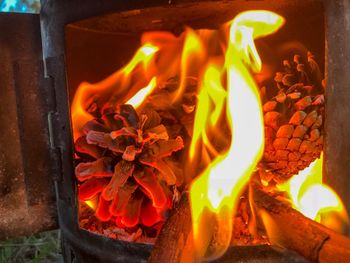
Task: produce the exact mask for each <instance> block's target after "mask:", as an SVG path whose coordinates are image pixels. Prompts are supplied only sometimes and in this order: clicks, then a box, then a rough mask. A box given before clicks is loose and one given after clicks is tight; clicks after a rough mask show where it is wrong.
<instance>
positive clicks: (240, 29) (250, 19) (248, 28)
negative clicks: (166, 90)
mask: <svg viewBox="0 0 350 263" xmlns="http://www.w3.org/2000/svg"><path fill="white" fill-rule="evenodd" d="M283 23H284V19H283V18H282V17H281V16H279V15H277V14H275V13H272V12H269V11H259V10H257V11H248V12H243V13H241V14H239V15H238V16H237V17H236V18H234V19H233V20H232V22H230V31H229V34H230V35H229V43H228V47H227V51H226V55H225V64H224V69H222V70H218V69H215V67H213V66H212V65H209V66H208V67H207V69H206V73H205V75H204V81H203V85H202V87H201V88H202V90H201V91H200V97H199V101H198V108H197V111H196V117H195V126H194V131H195V136H194V137H193V140H194V141H193V142H192V143H191V149H190V156H191V158H193V155H194V151H195V150H194V148H195V146H196V145H198V143H199V140H200V139H202V140H203V143H204V147H209V148H210V147H211V146H209V145H208V144H205V141H206V140H207V134H206V133H207V128H208V127H207V126H203V122H204V123H208V122H210V121H213V122H216V121H217V120H218V118H217V117H216V116H217V112H224V108H223V106H224V105H225V106H226V110H225V115H226V119H227V122H228V124H229V126H230V128H231V133H232V139H231V145H230V147H229V149H228V150H227V151H225V152H224V153H220V154H219V155H218V156H217V157H216V158H215V159H214V161H213V162H211V163H210V164H209V165H208V167H207V168H206V169H205V170H204V172H203V173H202V174H201V175H200V176H199V177H198V178H197V179H196V180H195V181H194V182H193V183H192V185H191V190H190V191H191V192H190V193H191V208H192V221H193V234H194V245H195V249H196V253H197V256H199V257H205V258H207V259H213V258H217V257H219V256H221V255H222V254H223V253H224V252H225V250H226V249H227V247H228V246H229V244H230V241H231V235H232V226H233V220H232V219H233V212H234V210H235V208H236V206H237V202H238V199H239V197H240V194H241V192H242V190H243V188H244V187H245V186H246V184H247V182H248V181H249V179H250V176H251V174H252V172H253V170H254V169H255V167H256V164H257V163H258V161H259V160H260V158H261V156H262V153H263V149H264V123H263V117H262V109H261V103H260V98H259V92H258V88H257V85H256V83H255V81H254V79H253V77H252V75H251V73H250V70H254V71H259V70H260V68H261V61H260V58H259V56H258V53H257V51H256V48H255V45H254V39H256V38H258V37H261V36H265V35H267V34H271V33H273V32H275V31H276V30H278V28H280V27H281V25H282V24H283ZM220 72H222V73H221V74H220V75H219V73H220ZM224 73H226V75H224ZM207 76H210V78H208V79H209V80H208V79H206V77H207ZM219 76H220V77H219ZM223 76H226V77H227V79H226V80H227V91H226V93H224V92H221V91H222V90H223V88H222V84H221V78H222V77H223ZM217 91H219V94H220V96H219V105H218V104H215V102H216V97H215V94H217ZM222 101H223V102H224V103H221V102H222ZM210 102H211V103H213V104H214V106H212V107H211V106H210ZM212 108H214V110H213V111H212V113H211V109H212ZM193 145H195V146H193Z"/></svg>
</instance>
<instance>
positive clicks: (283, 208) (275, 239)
mask: <svg viewBox="0 0 350 263" xmlns="http://www.w3.org/2000/svg"><path fill="white" fill-rule="evenodd" d="M252 189H253V196H254V205H255V207H256V208H257V210H258V213H259V214H260V215H262V219H263V221H265V222H264V223H265V226H267V228H266V229H267V232H268V234H269V239H270V242H271V243H272V244H277V245H280V246H283V247H286V248H288V249H291V250H294V251H296V252H298V253H299V254H300V255H302V256H304V257H305V258H306V259H308V260H310V261H312V262H320V263H323V262H324V263H327V262H350V239H349V238H347V237H345V236H342V235H340V234H338V233H336V232H334V231H332V230H330V229H328V228H326V227H324V226H323V225H321V224H319V223H317V222H315V221H313V220H311V219H309V218H306V217H305V216H303V215H302V214H301V213H299V212H298V211H296V210H294V209H293V208H291V207H290V206H289V205H288V204H286V203H284V202H282V201H279V200H277V199H275V198H274V197H272V196H270V195H268V194H267V193H265V192H264V191H263V190H261V189H259V188H258V187H256V186H253V187H252Z"/></svg>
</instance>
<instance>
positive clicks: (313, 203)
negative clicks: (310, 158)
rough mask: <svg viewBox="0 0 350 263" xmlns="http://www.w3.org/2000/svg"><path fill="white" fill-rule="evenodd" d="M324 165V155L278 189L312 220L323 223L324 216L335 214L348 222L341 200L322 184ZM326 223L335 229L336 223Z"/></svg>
mask: <svg viewBox="0 0 350 263" xmlns="http://www.w3.org/2000/svg"><path fill="white" fill-rule="evenodd" d="M322 163H323V154H322V155H321V157H320V158H319V159H317V160H315V161H314V162H313V163H312V164H311V165H310V166H309V167H307V168H305V169H304V170H303V171H300V172H299V173H298V174H297V175H295V176H293V177H292V178H291V179H290V180H289V181H287V182H285V183H283V184H280V185H277V188H278V189H279V190H281V191H286V192H287V193H288V196H289V198H290V199H291V202H292V205H293V207H294V208H295V209H296V210H298V211H299V212H301V213H302V214H304V215H305V216H306V217H308V218H310V219H313V220H315V221H317V222H323V220H322V221H321V218H322V215H326V214H328V213H330V212H335V213H338V214H339V215H340V217H341V218H342V220H343V221H344V222H347V221H348V219H347V218H348V216H347V212H346V209H345V206H344V204H343V203H342V201H341V199H340V198H339V196H338V195H337V194H336V193H335V192H334V191H333V190H332V189H331V188H330V187H329V186H327V185H324V184H322ZM325 222H327V223H326V224H327V226H328V227H331V228H334V225H335V222H331V220H326V221H325ZM337 229H339V227H338V226H337Z"/></svg>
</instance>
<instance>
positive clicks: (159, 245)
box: [148, 193, 192, 263]
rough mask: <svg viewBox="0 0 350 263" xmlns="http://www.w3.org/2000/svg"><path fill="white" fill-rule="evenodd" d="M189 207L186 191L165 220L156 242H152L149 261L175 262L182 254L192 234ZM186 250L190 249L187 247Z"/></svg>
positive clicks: (157, 262)
mask: <svg viewBox="0 0 350 263" xmlns="http://www.w3.org/2000/svg"><path fill="white" fill-rule="evenodd" d="M191 231H192V220H191V209H190V203H189V196H188V193H184V194H182V196H181V199H180V202H179V204H178V206H177V207H176V208H175V209H174V210H173V211H172V213H171V215H170V217H169V218H168V220H167V221H166V223H165V225H164V226H163V229H162V231H161V233H160V234H159V236H158V238H157V240H156V243H155V244H154V247H153V250H152V253H151V256H150V258H149V259H148V262H149V263H159V262H168V263H177V262H181V257H183V256H184V250H185V247H186V246H187V247H188V246H191V245H187V243H189V242H188V241H189V238H190V237H191V236H192V233H191ZM188 251H191V249H189V250H188Z"/></svg>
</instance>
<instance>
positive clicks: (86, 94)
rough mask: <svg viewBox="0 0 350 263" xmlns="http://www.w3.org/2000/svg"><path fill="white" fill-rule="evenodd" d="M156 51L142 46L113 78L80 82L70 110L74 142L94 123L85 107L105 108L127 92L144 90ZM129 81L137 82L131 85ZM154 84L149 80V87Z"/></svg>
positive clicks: (146, 44)
mask: <svg viewBox="0 0 350 263" xmlns="http://www.w3.org/2000/svg"><path fill="white" fill-rule="evenodd" d="M158 50H159V49H158V47H156V46H154V45H152V44H150V43H145V44H144V45H143V46H142V47H140V48H139V49H138V50H137V51H136V53H135V55H134V57H133V58H132V59H131V60H130V62H129V63H128V64H127V65H126V66H125V67H123V68H122V69H120V70H119V71H117V72H116V73H114V74H113V75H111V76H109V77H108V78H106V79H104V80H102V81H101V82H98V83H95V84H91V83H87V82H83V83H81V84H80V85H79V87H78V89H77V91H76V93H75V95H74V99H73V102H72V107H71V116H72V124H73V125H72V126H73V134H74V140H76V139H77V138H78V137H79V136H80V135H82V128H83V126H84V124H85V123H86V122H88V121H89V120H91V119H93V116H92V115H91V114H90V113H89V112H88V111H87V108H88V106H89V105H87V103H92V102H95V103H97V104H100V105H104V104H105V103H107V102H108V101H113V100H116V98H117V97H119V96H120V97H123V95H124V94H123V93H125V92H127V91H129V90H136V91H139V90H140V89H141V88H142V87H144V86H145V84H144V83H145V81H146V80H147V79H148V75H150V71H151V69H153V67H152V66H151V64H152V61H153V60H152V59H153V58H154V55H155V53H156V52H157V51H158ZM132 78H135V79H139V80H140V81H139V82H135V83H131V79H132ZM155 82H156V81H155V79H154V80H153V79H152V80H151V81H150V82H149V85H151V86H154V85H155ZM146 83H147V82H146ZM147 87H148V86H147ZM124 97H125V96H124ZM135 100H136V99H135Z"/></svg>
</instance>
